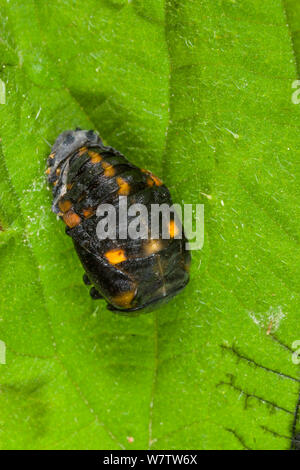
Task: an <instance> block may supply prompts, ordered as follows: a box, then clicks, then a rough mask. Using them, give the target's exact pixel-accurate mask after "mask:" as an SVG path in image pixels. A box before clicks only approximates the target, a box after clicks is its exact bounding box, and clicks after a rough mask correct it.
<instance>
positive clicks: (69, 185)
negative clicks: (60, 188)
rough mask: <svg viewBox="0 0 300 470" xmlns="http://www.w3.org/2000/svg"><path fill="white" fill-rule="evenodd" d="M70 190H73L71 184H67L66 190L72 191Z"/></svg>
mask: <svg viewBox="0 0 300 470" xmlns="http://www.w3.org/2000/svg"><path fill="white" fill-rule="evenodd" d="M72 188H73V184H72V183H68V184H67V189H68V190H69V191H70V189H72Z"/></svg>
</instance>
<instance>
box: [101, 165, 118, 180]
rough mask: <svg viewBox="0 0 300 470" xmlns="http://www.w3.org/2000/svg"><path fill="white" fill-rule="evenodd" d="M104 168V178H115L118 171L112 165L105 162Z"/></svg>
mask: <svg viewBox="0 0 300 470" xmlns="http://www.w3.org/2000/svg"><path fill="white" fill-rule="evenodd" d="M102 168H103V170H104V176H107V177H108V178H110V177H111V176H114V175H115V173H116V170H115V169H114V167H113V166H112V165H111V164H110V163H107V162H103V163H102Z"/></svg>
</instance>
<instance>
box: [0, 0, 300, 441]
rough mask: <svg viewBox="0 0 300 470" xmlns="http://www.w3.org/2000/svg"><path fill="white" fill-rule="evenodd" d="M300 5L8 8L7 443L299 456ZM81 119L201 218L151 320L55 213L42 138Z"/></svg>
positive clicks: (3, 315) (33, 2)
mask: <svg viewBox="0 0 300 470" xmlns="http://www.w3.org/2000/svg"><path fill="white" fill-rule="evenodd" d="M298 3H299V2H297V1H296V0H286V1H285V2H283V1H281V0H265V1H261V0H247V1H244V0H165V1H163V0H98V1H96V0H86V1H85V2H79V1H72V0H65V1H59V0H53V1H51V2H45V1H42V0H27V1H26V2H21V1H17V0H10V1H5V0H0V23H1V31H0V57H1V69H0V78H1V80H2V81H3V82H4V83H5V85H6V104H0V122H1V146H0V226H1V231H0V278H1V282H0V339H1V340H2V341H4V342H5V344H6V348H7V349H6V365H4V364H0V390H1V393H0V431H1V432H0V447H1V448H2V449H69V448H72V449H120V448H125V449H148V448H149V449H214V448H216V449H244V448H246V449H289V448H292V447H295V444H293V442H292V440H293V438H294V437H295V436H296V434H297V433H299V432H300V422H299V421H300V419H299V397H300V395H299V390H300V374H299V365H297V364H294V363H293V361H292V353H293V349H292V343H293V342H294V341H295V340H300V331H299V254H300V253H299V235H300V233H299V196H300V195H299V183H297V181H299V176H300V175H299V165H297V160H299V127H298V125H299V106H296V105H295V104H293V103H292V100H291V97H292V93H293V91H294V90H293V89H292V83H293V82H294V81H295V80H296V79H297V78H298V73H297V67H298V70H299V64H300V40H299V23H300V20H299V5H298ZM297 12H298V14H297ZM77 126H80V127H82V128H95V129H97V130H98V131H99V132H100V134H101V136H102V137H103V138H104V140H105V141H106V142H107V143H109V144H110V145H112V146H114V147H116V148H117V149H118V150H120V151H121V152H123V153H124V154H125V155H126V156H127V157H128V158H129V159H130V160H131V161H132V162H134V163H135V164H137V165H140V166H142V167H146V168H148V169H149V170H152V171H153V172H154V173H156V174H157V175H158V176H160V177H162V178H163V180H164V181H165V182H166V183H167V184H168V186H169V187H170V189H171V192H172V194H173V199H174V200H175V202H178V203H190V204H197V203H198V204H199V203H200V204H204V205H205V242H204V247H203V249H202V250H201V251H194V252H193V253H192V258H193V260H192V261H193V262H192V270H191V282H190V284H189V285H188V287H187V288H186V289H185V290H184V292H183V293H182V294H181V295H180V296H178V297H177V298H176V299H174V300H173V301H172V302H171V303H169V304H168V305H167V306H165V307H163V308H161V309H159V310H158V311H156V312H154V313H152V314H148V315H141V316H139V317H136V318H124V317H120V316H118V315H114V314H112V313H111V312H109V311H107V310H106V308H105V306H104V304H103V303H102V302H94V301H92V300H91V299H90V297H89V295H88V289H87V287H86V286H84V285H83V283H82V280H81V276H82V271H83V270H82V267H81V265H80V262H79V260H78V258H77V256H76V254H75V252H74V249H73V246H72V241H71V239H69V237H67V236H65V234H64V226H63V223H61V222H59V221H57V220H56V218H55V216H54V214H53V213H52V212H51V210H50V206H51V193H50V191H49V190H48V189H47V186H46V181H45V175H44V171H45V166H46V157H47V154H48V153H49V145H48V143H49V142H50V143H51V144H52V143H53V141H54V140H55V138H56V137H57V135H58V134H59V133H60V132H62V131H63V130H66V129H68V128H75V127H77Z"/></svg>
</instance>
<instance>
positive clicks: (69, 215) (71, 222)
mask: <svg viewBox="0 0 300 470" xmlns="http://www.w3.org/2000/svg"><path fill="white" fill-rule="evenodd" d="M63 220H64V222H65V223H66V224H67V226H68V227H70V228H73V227H76V226H77V225H79V224H80V222H81V218H80V217H79V215H77V214H76V213H75V212H73V211H72V210H69V211H68V212H66V213H65V214H64V215H63Z"/></svg>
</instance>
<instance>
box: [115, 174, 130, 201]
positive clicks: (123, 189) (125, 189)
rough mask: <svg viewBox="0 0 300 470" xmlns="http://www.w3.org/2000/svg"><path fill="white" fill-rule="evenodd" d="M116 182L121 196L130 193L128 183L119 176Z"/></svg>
mask: <svg viewBox="0 0 300 470" xmlns="http://www.w3.org/2000/svg"><path fill="white" fill-rule="evenodd" d="M117 183H118V186H119V191H118V194H120V195H121V196H127V195H128V194H129V193H130V184H129V183H128V182H127V181H125V180H124V179H123V178H121V177H120V176H119V177H118V178H117Z"/></svg>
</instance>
